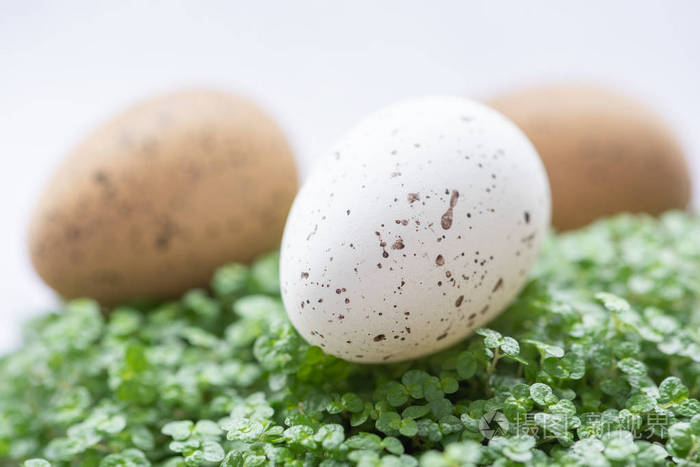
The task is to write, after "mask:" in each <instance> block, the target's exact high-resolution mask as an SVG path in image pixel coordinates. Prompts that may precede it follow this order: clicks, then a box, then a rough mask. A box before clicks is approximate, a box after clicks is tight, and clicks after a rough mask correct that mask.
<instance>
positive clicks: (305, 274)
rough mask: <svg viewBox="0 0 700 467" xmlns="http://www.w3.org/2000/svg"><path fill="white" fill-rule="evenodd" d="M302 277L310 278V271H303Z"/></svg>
mask: <svg viewBox="0 0 700 467" xmlns="http://www.w3.org/2000/svg"><path fill="white" fill-rule="evenodd" d="M301 278H302V279H308V278H309V273H308V272H302V273H301Z"/></svg>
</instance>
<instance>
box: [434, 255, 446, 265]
mask: <svg viewBox="0 0 700 467" xmlns="http://www.w3.org/2000/svg"><path fill="white" fill-rule="evenodd" d="M435 264H437V265H438V266H444V264H445V258H443V257H442V255H437V258H435Z"/></svg>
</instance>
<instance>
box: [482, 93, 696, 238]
mask: <svg viewBox="0 0 700 467" xmlns="http://www.w3.org/2000/svg"><path fill="white" fill-rule="evenodd" d="M486 102H487V103H488V104H489V105H491V106H493V107H494V108H495V109H497V110H499V111H500V112H503V114H504V115H506V116H507V117H508V118H510V119H512V120H513V122H515V123H516V124H517V125H518V126H519V127H520V128H521V129H522V130H523V131H524V132H525V134H526V135H527V136H528V138H530V140H531V141H532V143H533V144H534V145H535V148H537V151H538V152H539V154H540V156H541V157H542V160H543V162H544V165H545V167H546V169H547V173H548V175H549V181H550V184H551V188H552V223H553V224H554V226H555V227H556V228H557V229H559V230H568V229H574V228H578V227H581V226H584V225H586V224H588V223H590V222H592V221H594V220H596V219H598V218H600V217H603V216H608V215H612V214H616V213H619V212H634V213H648V214H654V215H656V214H660V213H662V212H664V211H667V210H669V209H684V208H686V207H687V206H688V204H689V202H690V199H691V192H692V190H691V178H690V171H689V168H688V163H687V161H686V158H685V155H684V153H683V150H682V148H681V146H680V144H679V142H678V140H677V139H676V138H675V137H674V135H673V133H672V132H671V130H670V129H669V128H668V126H667V125H666V123H665V122H664V121H663V120H662V119H661V118H660V117H659V116H658V115H656V114H655V113H654V112H653V111H652V110H651V109H649V108H648V107H647V106H645V105H644V104H643V103H641V102H638V101H637V100H635V99H632V98H630V97H627V96H625V95H623V94H620V93H619V92H615V91H612V90H608V89H605V88H602V87H598V86H593V85H585V84H566V83H562V84H552V85H542V86H535V87H530V88H523V89H520V90H515V91H513V92H509V93H505V94H502V95H500V96H495V97H493V98H491V99H488V100H487V101H486Z"/></svg>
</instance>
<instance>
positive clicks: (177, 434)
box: [160, 420, 194, 440]
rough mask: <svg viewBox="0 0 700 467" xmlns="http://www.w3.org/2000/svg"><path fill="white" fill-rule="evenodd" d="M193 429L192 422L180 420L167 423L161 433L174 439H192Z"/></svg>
mask: <svg viewBox="0 0 700 467" xmlns="http://www.w3.org/2000/svg"><path fill="white" fill-rule="evenodd" d="M193 427H194V424H193V423H192V422H191V421H190V420H180V421H176V422H170V423H166V424H165V425H164V426H163V428H162V429H161V430H160V432H161V433H163V434H164V435H167V436H170V437H171V438H172V439H175V440H183V439H187V438H189V437H190V435H191V434H192V428H193Z"/></svg>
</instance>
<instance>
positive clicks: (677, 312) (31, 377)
mask: <svg viewBox="0 0 700 467" xmlns="http://www.w3.org/2000/svg"><path fill="white" fill-rule="evenodd" d="M278 289H279V283H278V278H277V255H275V254H270V255H267V256H265V257H263V258H261V259H260V260H258V261H257V262H256V263H255V264H253V265H252V266H251V267H250V268H248V267H245V266H242V265H235V264H234V265H229V266H225V267H223V268H221V269H220V270H219V271H218V272H217V273H216V275H215V277H214V278H213V281H212V287H211V292H205V291H203V290H193V291H191V292H189V293H188V294H186V295H185V296H184V297H183V298H182V299H181V300H180V301H178V302H173V303H167V304H161V305H158V306H154V307H152V309H149V307H143V306H142V307H134V306H132V307H118V308H116V309H114V310H111V311H110V312H109V313H107V312H105V310H101V309H100V307H99V306H98V305H97V304H96V303H95V302H93V301H90V300H88V299H85V300H77V301H73V302H70V303H67V304H66V305H65V307H64V309H62V310H59V311H57V312H56V313H52V314H48V315H46V316H43V317H40V318H38V319H35V320H33V321H32V322H30V323H28V325H27V327H26V330H25V343H24V344H23V346H22V347H21V348H20V349H18V350H16V351H15V352H13V353H11V354H8V355H6V356H4V357H2V358H0V464H2V465H18V464H21V463H24V464H25V465H27V466H34V467H36V466H45V465H87V466H91V465H100V466H146V465H168V466H180V465H186V466H199V465H219V464H220V465H224V466H256V465H289V466H314V465H321V466H324V467H331V466H344V465H355V464H359V465H363V466H414V465H424V466H460V465H474V464H477V465H479V464H484V465H491V464H494V465H502V466H505V465H518V464H533V465H547V464H559V465H586V466H593V465H601V466H605V465H610V466H617V465H630V464H636V465H664V464H670V463H679V464H686V465H696V464H697V463H700V401H698V399H699V398H700V394H699V393H700V219H698V218H697V217H694V216H691V215H688V214H683V213H670V214H667V215H665V216H663V217H662V218H661V219H659V220H655V219H651V218H648V217H644V216H638V217H635V216H620V217H616V218H613V219H610V220H606V221H601V222H599V223H596V224H594V225H593V226H591V227H589V228H587V229H584V230H582V231H578V232H574V233H568V234H564V235H558V236H551V237H550V239H549V240H548V242H547V244H546V245H545V247H544V251H543V253H542V256H541V258H540V261H539V262H538V265H537V267H536V270H535V271H534V272H533V274H532V278H531V281H530V282H529V284H528V285H527V287H526V289H525V290H524V291H523V292H522V293H521V294H520V296H519V297H518V299H517V300H516V301H515V302H514V303H513V304H512V305H511V307H510V308H509V309H508V310H507V311H506V312H505V313H504V314H503V315H501V317H500V318H499V319H498V320H496V321H494V322H492V323H490V325H489V328H488V329H481V330H479V331H478V333H477V334H476V335H475V336H473V337H471V338H469V339H467V340H465V341H464V342H462V343H461V344H459V345H457V346H455V347H453V348H451V349H448V350H447V351H444V352H442V353H440V354H437V355H434V356H431V357H428V358H425V359H422V360H419V361H414V362H408V363H401V364H393V365H388V366H368V365H359V364H352V363H348V362H344V361H342V360H339V359H336V358H334V357H331V356H328V355H325V354H324V353H323V352H322V351H321V350H320V349H319V348H318V347H311V346H309V345H308V344H306V343H305V342H304V340H303V339H301V338H300V337H299V335H298V334H297V333H296V332H295V330H294V329H293V328H292V326H291V325H290V323H289V321H288V320H287V318H286V315H285V312H284V309H283V307H282V304H281V302H280V298H279V292H278ZM429 311H430V310H426V312H429Z"/></svg>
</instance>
